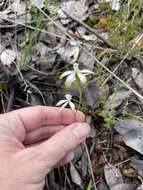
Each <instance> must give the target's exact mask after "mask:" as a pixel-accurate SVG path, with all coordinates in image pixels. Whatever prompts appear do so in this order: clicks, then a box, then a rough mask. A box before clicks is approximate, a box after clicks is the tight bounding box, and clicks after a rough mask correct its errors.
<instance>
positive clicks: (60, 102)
mask: <svg viewBox="0 0 143 190" xmlns="http://www.w3.org/2000/svg"><path fill="white" fill-rule="evenodd" d="M65 102H67V100H60V101H59V102H58V103H57V104H56V106H61V105H62V104H64V103H65Z"/></svg>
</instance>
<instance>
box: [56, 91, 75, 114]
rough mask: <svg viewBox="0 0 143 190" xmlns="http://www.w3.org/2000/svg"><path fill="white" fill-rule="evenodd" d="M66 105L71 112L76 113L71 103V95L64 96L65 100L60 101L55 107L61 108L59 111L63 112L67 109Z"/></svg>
mask: <svg viewBox="0 0 143 190" xmlns="http://www.w3.org/2000/svg"><path fill="white" fill-rule="evenodd" d="M68 105H69V107H70V108H71V110H72V111H73V112H75V111H76V109H75V105H74V103H73V102H72V95H70V94H66V95H65V100H60V101H59V102H58V103H57V104H56V106H61V108H60V111H61V110H63V109H64V108H65V107H67V106H68Z"/></svg>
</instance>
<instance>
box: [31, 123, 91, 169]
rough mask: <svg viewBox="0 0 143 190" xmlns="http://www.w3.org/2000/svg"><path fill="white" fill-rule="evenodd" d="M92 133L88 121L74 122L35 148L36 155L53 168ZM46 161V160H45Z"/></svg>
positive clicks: (45, 164)
mask: <svg viewBox="0 0 143 190" xmlns="http://www.w3.org/2000/svg"><path fill="white" fill-rule="evenodd" d="M89 133H90V127H89V125H88V124H87V123H74V124H71V125H69V126H67V127H66V128H64V129H63V130H61V131H60V132H58V133H57V134H55V135H54V136H53V137H51V138H50V139H49V140H47V141H46V142H44V143H42V144H40V145H37V146H36V147H34V148H35V151H34V152H35V153H36V155H37V156H36V157H37V159H38V160H40V161H42V163H44V165H43V167H44V168H45V167H46V168H48V169H49V170H51V169H52V168H53V167H54V166H55V165H56V164H57V163H58V162H59V161H60V160H61V159H62V158H63V157H64V156H65V155H66V154H67V153H68V152H69V151H70V150H72V149H74V148H75V147H76V146H77V145H79V144H80V143H81V142H83V141H84V140H85V139H86V137H87V136H88V135H89ZM43 161H44V162H43Z"/></svg>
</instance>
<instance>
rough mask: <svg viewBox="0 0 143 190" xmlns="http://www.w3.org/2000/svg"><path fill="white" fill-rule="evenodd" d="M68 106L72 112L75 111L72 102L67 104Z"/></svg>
mask: <svg viewBox="0 0 143 190" xmlns="http://www.w3.org/2000/svg"><path fill="white" fill-rule="evenodd" d="M69 106H70V108H71V109H72V111H75V105H74V103H72V102H69Z"/></svg>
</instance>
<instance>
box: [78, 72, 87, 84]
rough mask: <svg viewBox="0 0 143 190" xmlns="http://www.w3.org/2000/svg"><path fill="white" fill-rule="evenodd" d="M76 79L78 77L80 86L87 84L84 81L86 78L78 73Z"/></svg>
mask: <svg viewBox="0 0 143 190" xmlns="http://www.w3.org/2000/svg"><path fill="white" fill-rule="evenodd" d="M78 77H79V79H80V82H81V83H82V84H86V83H87V79H86V77H85V76H84V75H83V74H82V73H78Z"/></svg>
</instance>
